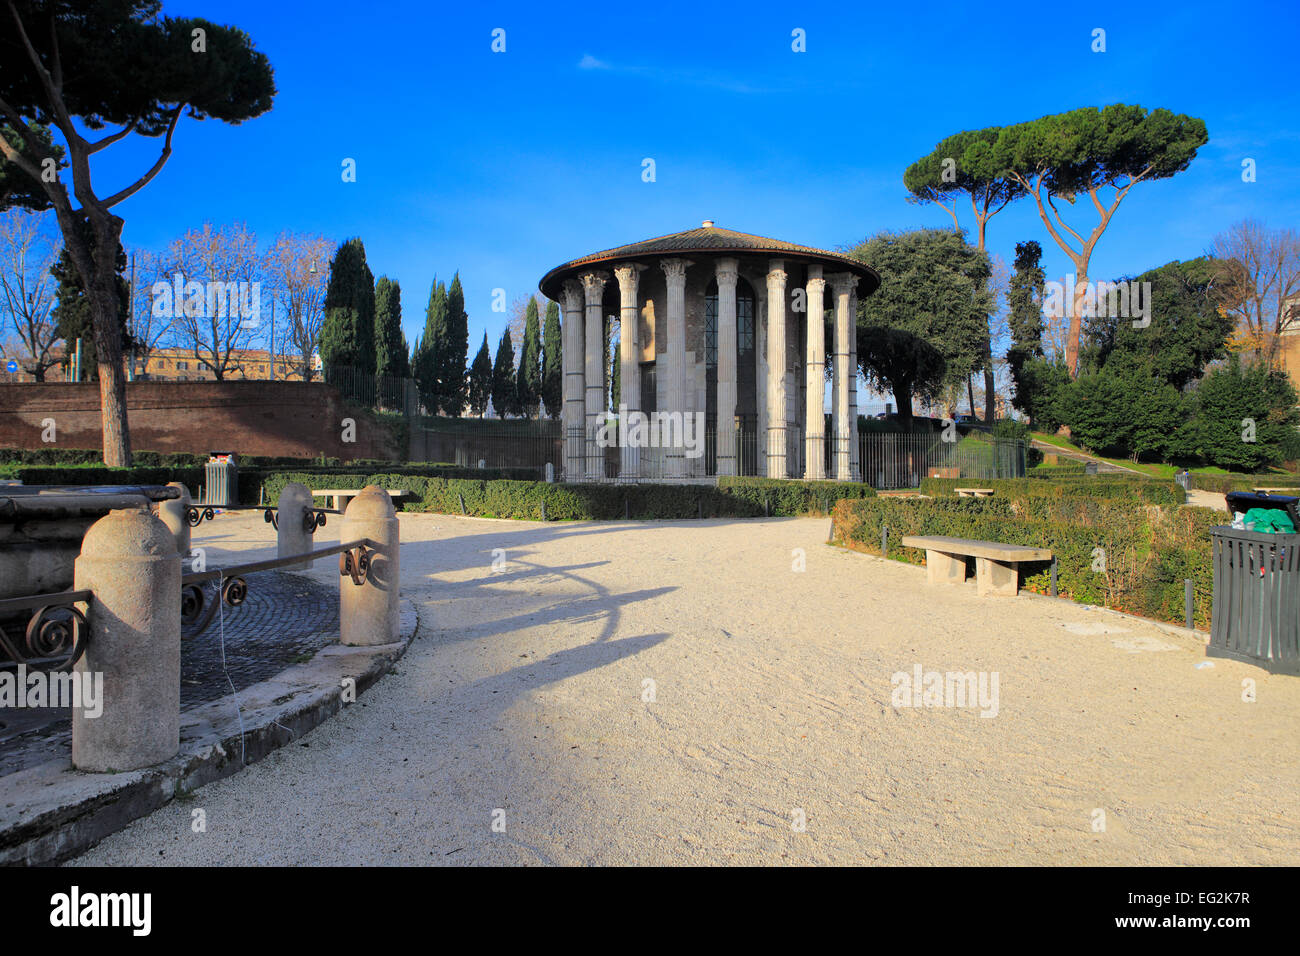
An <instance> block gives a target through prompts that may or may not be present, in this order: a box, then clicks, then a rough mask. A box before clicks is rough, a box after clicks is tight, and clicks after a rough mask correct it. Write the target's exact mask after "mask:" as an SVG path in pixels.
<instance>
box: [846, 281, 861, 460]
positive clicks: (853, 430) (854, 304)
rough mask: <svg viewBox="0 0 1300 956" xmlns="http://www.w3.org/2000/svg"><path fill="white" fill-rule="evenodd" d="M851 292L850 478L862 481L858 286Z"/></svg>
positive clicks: (854, 286)
mask: <svg viewBox="0 0 1300 956" xmlns="http://www.w3.org/2000/svg"><path fill="white" fill-rule="evenodd" d="M850 290H851V291H850V292H849V477H850V478H852V479H853V480H854V481H861V480H862V438H861V436H860V435H859V434H858V284H857V281H856V280H855V281H854V283H853V285H852V286H850Z"/></svg>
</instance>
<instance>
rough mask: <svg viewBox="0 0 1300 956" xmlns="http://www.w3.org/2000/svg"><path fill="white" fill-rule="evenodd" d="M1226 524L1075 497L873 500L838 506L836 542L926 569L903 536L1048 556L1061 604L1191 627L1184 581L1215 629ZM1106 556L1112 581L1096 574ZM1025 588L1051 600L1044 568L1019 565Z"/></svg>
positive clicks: (1175, 510) (1181, 511) (1218, 517)
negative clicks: (1216, 571)
mask: <svg viewBox="0 0 1300 956" xmlns="http://www.w3.org/2000/svg"><path fill="white" fill-rule="evenodd" d="M1223 523H1224V516H1223V515H1222V514H1221V513H1219V512H1215V511H1213V510H1212V509H1208V508H1185V507H1176V506H1170V505H1142V504H1135V503H1132V502H1131V501H1125V500H1087V499H1082V498H1075V497H1068V496H1066V497H1055V498H1049V497H1031V498H1025V499H1021V500H1013V499H1011V498H979V499H977V498H931V499H924V498H874V499H868V500H865V501H842V502H840V503H839V504H838V505H836V508H835V512H834V519H833V530H832V536H833V538H834V540H835V541H837V542H839V543H842V544H845V545H847V546H848V547H851V548H854V549H855V550H860V551H866V552H869V553H872V554H879V553H880V538H881V527H882V526H887V527H888V529H889V552H888V555H887V557H889V558H893V559H896V560H902V561H907V562H909V563H912V564H924V562H925V552H924V551H923V550H920V549H914V548H904V547H903V545H902V538H903V536H904V535H921V534H930V535H950V536H954V537H961V538H974V539H979V540H985V541H997V542H1001V543H1006V544H1023V545H1030V546H1035V547H1046V548H1050V549H1051V550H1052V554H1053V555H1054V556H1055V558H1056V561H1057V587H1058V593H1059V594H1061V595H1062V596H1065V597H1069V598H1072V599H1074V600H1076V601H1083V602H1086V603H1090V604H1099V605H1104V606H1106V607H1111V608H1115V609H1117V610H1122V611H1129V612H1132V613H1136V614H1143V615H1146V616H1149V617H1154V618H1158V619H1161V620H1166V621H1172V622H1175V623H1178V624H1182V623H1183V580H1184V579H1185V578H1189V577H1190V578H1192V580H1193V587H1194V592H1195V595H1196V616H1195V621H1196V623H1197V624H1198V625H1199V626H1202V627H1205V626H1208V624H1209V620H1210V611H1211V608H1210V601H1211V598H1212V593H1213V569H1212V567H1211V564H1210V560H1211V559H1210V541H1209V529H1210V528H1211V527H1213V526H1214V525H1217V524H1223ZM1097 548H1101V549H1102V556H1104V568H1105V570H1104V571H1096V570H1094V567H1095V561H1096V558H1097V556H1098V553H1097V552H1096V551H1095V549H1097ZM1020 577H1021V586H1022V587H1025V588H1027V589H1029V590H1032V591H1037V592H1040V593H1048V591H1049V589H1050V577H1051V568H1050V565H1049V564H1047V563H1046V562H1041V563H1033V564H1029V563H1026V564H1021V565H1020Z"/></svg>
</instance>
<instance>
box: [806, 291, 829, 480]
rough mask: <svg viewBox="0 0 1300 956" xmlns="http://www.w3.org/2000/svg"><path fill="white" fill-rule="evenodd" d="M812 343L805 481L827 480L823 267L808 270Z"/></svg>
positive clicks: (808, 380) (809, 330)
mask: <svg viewBox="0 0 1300 956" xmlns="http://www.w3.org/2000/svg"><path fill="white" fill-rule="evenodd" d="M806 291H807V302H808V343H807V356H806V360H807V378H806V380H805V386H804V387H805V389H806V393H807V394H806V396H805V400H806V401H805V405H806V407H805V418H806V423H805V425H804V436H805V437H804V471H803V476H804V478H806V479H808V480H809V481H819V480H821V479H823V478H825V477H826V413H825V411H824V404H825V395H826V326H825V318H826V316H825V312H826V302H825V295H826V280H825V279H823V278H822V267H821V266H809V267H808V282H807V289H806Z"/></svg>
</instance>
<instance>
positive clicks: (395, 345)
mask: <svg viewBox="0 0 1300 956" xmlns="http://www.w3.org/2000/svg"><path fill="white" fill-rule="evenodd" d="M375 374H376V375H387V376H391V377H393V378H407V377H409V376H410V374H411V369H410V364H409V362H408V360H407V357H406V335H405V334H403V332H402V287H401V285H400V284H399V283H397V282H394V281H393V280H392V279H390V278H388V276H380V278H379V281H378V282H376V283H375Z"/></svg>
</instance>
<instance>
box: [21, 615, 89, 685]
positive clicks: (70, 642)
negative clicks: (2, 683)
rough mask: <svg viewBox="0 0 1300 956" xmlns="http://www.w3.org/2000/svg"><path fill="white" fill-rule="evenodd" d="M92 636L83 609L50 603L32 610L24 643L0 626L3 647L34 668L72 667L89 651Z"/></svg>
mask: <svg viewBox="0 0 1300 956" xmlns="http://www.w3.org/2000/svg"><path fill="white" fill-rule="evenodd" d="M89 636H90V628H89V626H88V625H87V624H86V617H85V615H84V614H82V613H81V610H80V609H79V608H77V607H75V606H73V605H71V604H49V605H46V606H45V607H38V608H36V609H35V610H34V611H33V612H32V616H31V619H30V620H29V621H28V622H27V630H26V633H25V634H24V640H23V642H22V644H21V645H15V644H14V642H13V641H11V640H10V639H9V635H8V634H6V633H5V631H4V629H3V628H0V649H3V650H4V652H5V654H6V655H7V656H8V658H9V660H10V661H12V662H13V663H15V664H24V665H26V666H27V667H28V669H30V670H39V671H62V670H71V668H72V665H73V664H75V663H77V661H78V660H80V659H81V655H82V654H84V653H85V652H86V641H87V639H88V638H89Z"/></svg>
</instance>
